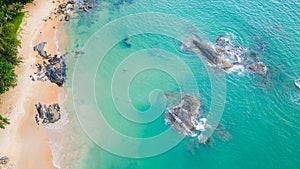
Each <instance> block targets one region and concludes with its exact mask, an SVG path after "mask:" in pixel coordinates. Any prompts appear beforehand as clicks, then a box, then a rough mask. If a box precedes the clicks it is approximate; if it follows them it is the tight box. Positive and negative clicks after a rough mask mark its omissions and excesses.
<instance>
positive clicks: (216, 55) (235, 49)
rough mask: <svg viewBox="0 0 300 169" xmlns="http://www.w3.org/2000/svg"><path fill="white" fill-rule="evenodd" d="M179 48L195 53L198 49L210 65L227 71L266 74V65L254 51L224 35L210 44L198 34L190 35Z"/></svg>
mask: <svg viewBox="0 0 300 169" xmlns="http://www.w3.org/2000/svg"><path fill="white" fill-rule="evenodd" d="M181 49H182V50H188V51H191V52H193V53H196V54H197V53H198V51H200V52H201V55H203V56H204V57H206V59H207V60H208V63H209V65H210V66H212V67H216V68H221V69H223V70H227V72H232V71H231V70H237V69H242V70H249V71H251V72H254V73H258V74H261V75H266V74H267V72H268V69H267V66H265V65H264V63H263V62H261V61H259V60H258V58H257V54H256V53H253V52H249V51H248V50H247V49H246V48H244V47H242V46H236V45H234V44H232V43H231V41H230V39H229V38H227V37H225V36H220V37H219V38H218V39H217V40H216V42H215V44H214V45H212V44H210V43H207V42H204V41H203V40H202V39H201V38H200V37H199V36H197V35H192V36H191V38H190V39H189V40H188V41H187V42H185V43H184V44H182V46H181ZM228 70H230V71H228Z"/></svg>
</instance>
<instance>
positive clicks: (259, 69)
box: [249, 62, 268, 75]
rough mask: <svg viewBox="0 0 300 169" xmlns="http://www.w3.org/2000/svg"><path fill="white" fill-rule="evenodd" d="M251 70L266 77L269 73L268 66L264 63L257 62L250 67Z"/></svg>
mask: <svg viewBox="0 0 300 169" xmlns="http://www.w3.org/2000/svg"><path fill="white" fill-rule="evenodd" d="M249 69H250V70H251V71H253V72H255V73H258V74H261V75H266V74H267V72H268V68H267V66H265V65H264V64H263V63H262V62H255V63H252V64H251V65H249Z"/></svg>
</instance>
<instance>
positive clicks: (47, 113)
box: [35, 103, 61, 125]
mask: <svg viewBox="0 0 300 169" xmlns="http://www.w3.org/2000/svg"><path fill="white" fill-rule="evenodd" d="M35 107H36V110H37V112H38V114H37V115H36V116H35V120H36V123H37V124H38V125H39V119H41V120H42V123H43V124H48V123H55V122H57V121H58V120H59V119H60V116H61V115H60V106H59V105H58V104H52V105H49V106H46V105H42V104H41V103H37V104H35Z"/></svg>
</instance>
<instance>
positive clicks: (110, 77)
mask: <svg viewBox="0 0 300 169" xmlns="http://www.w3.org/2000/svg"><path fill="white" fill-rule="evenodd" d="M90 3H91V4H92V5H93V6H94V8H93V9H92V10H90V12H89V13H84V12H79V13H78V16H77V17H76V18H73V21H72V22H71V23H69V24H67V29H68V34H69V36H70V38H71V41H72V43H70V45H69V49H68V50H69V53H70V54H69V56H70V57H69V59H68V66H69V71H68V77H69V78H68V84H67V90H68V93H69V94H70V96H68V99H69V101H68V103H67V112H68V113H69V115H68V117H69V123H68V126H67V130H68V134H66V139H69V138H70V139H69V140H70V141H69V145H68V148H66V149H68V150H69V151H70V154H71V155H67V156H66V159H65V162H61V166H62V167H66V166H68V167H70V168H86V169H111V168H118V169H119V168H124V169H125V168H130V169H133V168H145V169H147V168H149V169H150V168H151V169H152V168H176V169H177V168H178V169H181V168H191V169H192V168H195V169H196V168H197V169H199V168H231V169H232V168H300V144H299V142H300V90H299V89H297V88H296V87H295V85H294V84H293V81H294V80H295V79H297V78H298V77H300V47H299V45H300V2H298V1H296V0H291V1H277V0H270V1H242V0H230V1H208V0H207V1H206V0H205V1H192V0H189V1H177V0H175V1H166V0H161V1H146V0H123V1H122V0H119V1H113V0H110V1H100V0H94V1H93V0H90ZM125 16H127V17H125ZM191 34H197V35H199V36H200V37H202V38H203V39H205V41H207V42H210V43H214V42H215V40H216V39H217V38H218V37H219V36H221V35H225V36H228V37H230V39H231V41H232V42H233V43H234V44H236V45H240V46H243V47H246V48H247V49H248V50H251V51H255V52H256V53H257V54H258V57H259V59H260V60H261V61H262V62H264V63H265V64H266V65H267V66H268V70H269V72H268V74H267V76H261V75H258V74H253V73H249V72H242V73H230V74H224V73H223V72H222V71H220V70H219V71H218V70H213V69H211V68H209V67H208V66H207V64H206V61H205V60H204V59H202V57H201V56H200V57H199V56H196V55H194V54H191V53H188V52H182V51H181V50H180V45H181V42H180V41H184V40H185V39H187V38H188V37H189V36H190V35H191ZM76 51H80V52H82V54H81V55H80V56H79V57H78V56H76V55H75V52H76ZM165 92H166V93H178V92H182V93H188V94H191V95H193V96H195V97H197V98H198V99H199V100H200V101H201V104H202V106H203V107H202V108H203V111H204V114H205V115H207V114H212V113H214V112H221V116H220V115H219V116H220V118H221V119H220V123H221V124H222V125H223V128H222V129H221V130H217V131H216V132H215V133H214V134H213V135H212V139H211V143H210V144H209V145H201V144H197V143H196V141H195V139H191V138H186V139H183V140H180V137H179V136H178V135H177V133H175V132H174V131H173V130H170V128H169V127H168V126H166V125H165V124H164V119H163V112H164V111H165V108H166V107H168V106H170V105H171V104H172V103H174V102H173V101H172V96H171V99H170V98H166V97H164V95H163V93H165ZM212 117H215V116H212ZM216 118H217V117H216ZM217 121H218V119H217ZM67 136H68V137H67ZM155 136H158V137H155ZM131 138H146V139H138V140H134V139H131ZM147 138H151V139H148V140H147ZM72 153H73V155H72ZM74 153H75V154H77V155H74ZM66 161H67V162H66Z"/></svg>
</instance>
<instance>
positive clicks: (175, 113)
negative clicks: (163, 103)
mask: <svg viewBox="0 0 300 169" xmlns="http://www.w3.org/2000/svg"><path fill="white" fill-rule="evenodd" d="M200 106H201V104H200V102H199V101H198V100H197V99H196V98H195V97H193V96H190V95H184V96H183V97H182V98H181V99H180V100H179V101H178V102H177V104H175V105H174V106H172V107H170V108H168V109H167V111H166V113H165V122H166V123H167V124H168V125H170V126H171V127H172V128H174V129H175V130H176V131H177V132H179V133H180V134H182V135H183V136H190V137H196V136H198V135H199V134H200V133H201V131H205V129H206V127H207V124H206V118H200V116H199V108H200Z"/></svg>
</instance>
